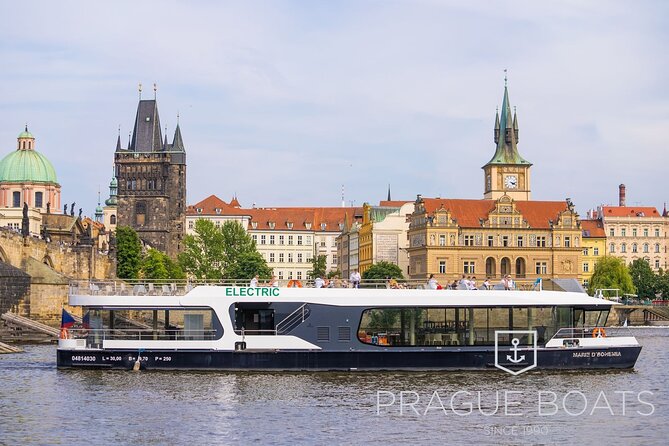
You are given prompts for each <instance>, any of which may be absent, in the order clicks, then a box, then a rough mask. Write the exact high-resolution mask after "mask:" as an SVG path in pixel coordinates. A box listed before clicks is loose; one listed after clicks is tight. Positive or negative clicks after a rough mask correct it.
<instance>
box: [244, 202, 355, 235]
mask: <svg viewBox="0 0 669 446" xmlns="http://www.w3.org/2000/svg"><path fill="white" fill-rule="evenodd" d="M246 211H247V212H248V213H249V215H251V222H252V223H253V222H256V223H257V226H256V228H255V229H270V226H269V223H270V222H273V223H274V229H278V230H286V229H289V228H288V223H292V224H293V227H292V229H293V230H294V231H304V230H307V227H306V224H307V223H311V230H314V231H321V230H322V229H321V223H325V231H327V232H332V231H335V232H338V231H340V230H341V229H340V228H339V225H340V223H341V224H343V223H344V222H345V218H346V214H348V220H349V222H351V221H353V220H354V219H355V217H354V215H355V214H356V213H357V214H360V213H361V210H360V208H352V207H344V208H342V207H332V208H327V207H326V208H258V209H246Z"/></svg>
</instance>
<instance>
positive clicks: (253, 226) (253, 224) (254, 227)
mask: <svg viewBox="0 0 669 446" xmlns="http://www.w3.org/2000/svg"><path fill="white" fill-rule="evenodd" d="M257 228H258V222H257V221H252V222H251V229H257Z"/></svg>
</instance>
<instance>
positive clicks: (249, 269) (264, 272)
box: [225, 250, 272, 280]
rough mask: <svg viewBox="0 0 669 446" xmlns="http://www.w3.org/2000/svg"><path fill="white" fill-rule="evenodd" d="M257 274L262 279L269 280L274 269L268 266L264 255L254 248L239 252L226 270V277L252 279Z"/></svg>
mask: <svg viewBox="0 0 669 446" xmlns="http://www.w3.org/2000/svg"><path fill="white" fill-rule="evenodd" d="M256 274H257V275H258V276H259V278H260V279H261V280H268V279H269V278H270V277H272V269H271V268H270V267H269V266H267V262H265V259H264V258H263V256H262V255H261V254H260V253H259V252H258V251H255V250H254V251H247V252H242V253H241V254H239V255H238V256H237V258H236V259H235V262H234V263H233V264H232V265H230V266H229V267H228V269H227V270H226V271H225V278H226V279H242V280H251V278H253V276H255V275H256Z"/></svg>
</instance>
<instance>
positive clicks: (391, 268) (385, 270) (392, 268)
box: [362, 261, 404, 280]
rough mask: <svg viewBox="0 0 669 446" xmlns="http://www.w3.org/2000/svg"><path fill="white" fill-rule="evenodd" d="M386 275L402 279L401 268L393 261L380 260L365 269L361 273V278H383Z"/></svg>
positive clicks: (385, 277) (386, 276)
mask: <svg viewBox="0 0 669 446" xmlns="http://www.w3.org/2000/svg"><path fill="white" fill-rule="evenodd" d="M388 277H391V278H394V279H400V280H401V279H404V276H403V275H402V270H401V269H400V267H399V266H397V265H395V264H394V263H390V262H384V261H381V262H379V263H375V264H374V265H372V266H370V267H369V269H368V270H367V271H365V272H364V273H362V278H363V280H385V279H387V278H388Z"/></svg>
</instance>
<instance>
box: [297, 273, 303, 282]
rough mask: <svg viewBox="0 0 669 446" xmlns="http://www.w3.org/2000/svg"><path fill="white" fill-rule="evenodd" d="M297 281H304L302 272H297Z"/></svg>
mask: <svg viewBox="0 0 669 446" xmlns="http://www.w3.org/2000/svg"><path fill="white" fill-rule="evenodd" d="M297 280H302V271H298V272H297Z"/></svg>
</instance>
